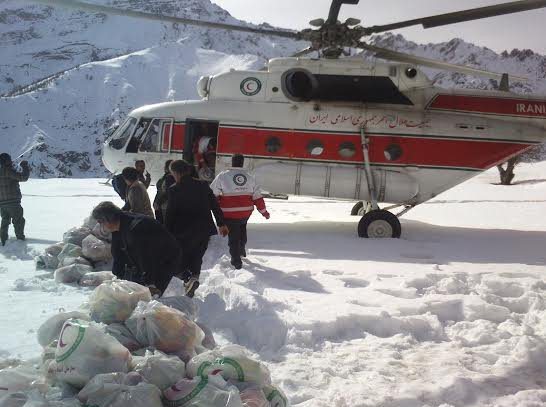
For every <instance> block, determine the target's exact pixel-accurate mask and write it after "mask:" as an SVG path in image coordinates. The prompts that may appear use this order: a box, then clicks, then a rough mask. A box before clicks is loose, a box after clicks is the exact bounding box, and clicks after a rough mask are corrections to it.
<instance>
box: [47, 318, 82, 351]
mask: <svg viewBox="0 0 546 407" xmlns="http://www.w3.org/2000/svg"><path fill="white" fill-rule="evenodd" d="M70 318H76V319H81V320H82V321H88V320H89V315H86V314H84V313H83V312H79V311H72V312H59V313H58V314H56V315H53V316H52V317H50V318H48V319H47V320H46V321H45V322H44V323H43V324H42V325H40V328H38V343H39V344H40V345H42V346H43V347H46V346H49V345H50V344H51V343H52V342H53V341H56V340H57V339H59V335H60V333H61V330H62V329H63V325H64V323H65V322H66V321H67V320H69V319H70Z"/></svg>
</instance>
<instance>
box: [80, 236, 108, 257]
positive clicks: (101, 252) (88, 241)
mask: <svg viewBox="0 0 546 407" xmlns="http://www.w3.org/2000/svg"><path fill="white" fill-rule="evenodd" d="M82 253H83V255H84V256H85V257H87V258H88V259H91V260H92V261H108V260H110V259H111V258H112V252H111V249H110V244H108V243H106V242H103V241H102V240H99V239H97V238H96V237H95V236H93V235H89V236H87V237H86V238H85V239H83V242H82Z"/></svg>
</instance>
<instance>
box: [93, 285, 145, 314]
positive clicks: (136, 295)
mask: <svg viewBox="0 0 546 407" xmlns="http://www.w3.org/2000/svg"><path fill="white" fill-rule="evenodd" d="M151 299H152V296H151V294H150V290H149V289H148V288H147V287H144V286H142V285H140V284H137V283H133V282H131V281H125V280H112V281H105V282H104V283H102V284H101V285H99V286H98V287H97V288H95V290H94V291H93V292H92V293H91V296H90V297H89V307H90V311H91V318H92V319H93V320H94V321H97V322H104V323H105V324H111V323H113V322H125V320H126V319H127V318H129V316H130V315H131V313H132V312H133V310H134V309H135V307H136V306H137V304H138V302H139V301H150V300H151Z"/></svg>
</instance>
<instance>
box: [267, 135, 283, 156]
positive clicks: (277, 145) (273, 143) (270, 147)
mask: <svg viewBox="0 0 546 407" xmlns="http://www.w3.org/2000/svg"><path fill="white" fill-rule="evenodd" d="M265 148H266V150H267V152H268V153H276V152H278V151H279V150H280V149H281V140H280V139H279V138H278V137H275V136H273V137H269V138H268V139H267V141H266V142H265Z"/></svg>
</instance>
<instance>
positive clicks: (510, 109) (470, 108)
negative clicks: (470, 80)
mask: <svg viewBox="0 0 546 407" xmlns="http://www.w3.org/2000/svg"><path fill="white" fill-rule="evenodd" d="M428 109H430V110H451V111H457V112H469V113H483V114H493V115H499V116H514V117H522V118H523V117H527V118H538V119H545V118H546V100H529V99H518V98H501V97H484V96H467V95H436V97H435V98H434V99H433V100H432V102H431V103H430V105H429V107H428Z"/></svg>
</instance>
